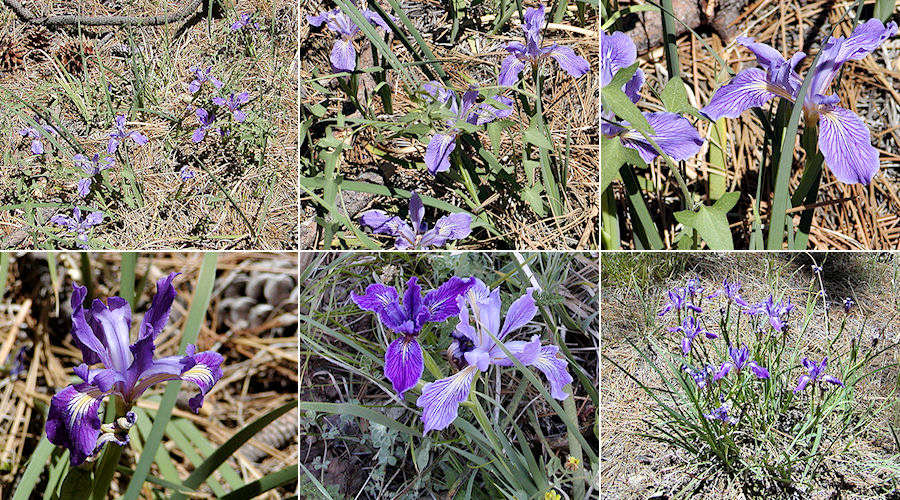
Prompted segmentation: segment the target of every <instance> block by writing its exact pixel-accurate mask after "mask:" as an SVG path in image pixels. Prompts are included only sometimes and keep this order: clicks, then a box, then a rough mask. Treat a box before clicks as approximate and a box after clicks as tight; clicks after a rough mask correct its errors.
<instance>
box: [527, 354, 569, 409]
mask: <svg viewBox="0 0 900 500" xmlns="http://www.w3.org/2000/svg"><path fill="white" fill-rule="evenodd" d="M534 367H535V368H537V369H538V370H540V371H541V373H543V374H544V376H545V377H547V381H548V382H550V396H552V397H553V398H554V399H558V400H560V401H562V400H564V399H566V398H567V397H569V394H568V393H567V392H566V391H565V390H563V387H565V386H566V385H568V384H571V383H572V381H573V379H572V375H570V374H569V365H568V363H567V362H566V359H565V358H564V357H563V356H562V355H561V354H560V353H559V347H557V346H555V345H552V344H550V345H545V346H543V347H541V352H540V355H539V356H538V358H537V360H536V361H535V362H534Z"/></svg>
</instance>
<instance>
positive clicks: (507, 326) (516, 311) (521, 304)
mask: <svg viewBox="0 0 900 500" xmlns="http://www.w3.org/2000/svg"><path fill="white" fill-rule="evenodd" d="M533 294H534V288H529V289H528V291H527V292H526V293H525V295H522V296H521V297H519V298H518V299H516V301H515V302H513V303H512V305H511V306H509V310H507V311H506V319H504V320H503V328H502V329H501V330H500V335H499V336H498V337H497V338H498V339H499V340H503V338H504V337H505V336H506V334H508V333H509V332H512V331H515V330H518V329H519V328H522V327H523V326H525V325H526V324H528V322H529V321H531V320H532V319H534V316H535V315H536V314H537V306H536V305H535V304H534V297H533Z"/></svg>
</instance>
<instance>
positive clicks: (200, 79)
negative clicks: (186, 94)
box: [188, 66, 225, 94]
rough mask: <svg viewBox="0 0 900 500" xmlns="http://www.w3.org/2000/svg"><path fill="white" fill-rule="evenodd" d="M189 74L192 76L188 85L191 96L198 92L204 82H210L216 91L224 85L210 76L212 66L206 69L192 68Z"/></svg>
mask: <svg viewBox="0 0 900 500" xmlns="http://www.w3.org/2000/svg"><path fill="white" fill-rule="evenodd" d="M191 73H193V74H194V80H193V81H192V82H191V83H190V84H189V85H188V91H190V93H191V94H196V93H197V91H198V90H200V87H202V86H203V84H204V83H206V82H211V83H212V84H213V86H214V87H215V88H217V89H220V88H222V86H223V85H225V84H224V83H222V81H221V80H219V79H218V78H216V77H215V75H213V74H212V66H210V67H208V68H206V69H203V68H200V67H194V68H191Z"/></svg>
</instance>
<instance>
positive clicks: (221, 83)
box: [209, 75, 225, 89]
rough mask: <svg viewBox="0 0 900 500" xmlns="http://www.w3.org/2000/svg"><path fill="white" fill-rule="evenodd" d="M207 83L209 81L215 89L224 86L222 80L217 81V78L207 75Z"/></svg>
mask: <svg viewBox="0 0 900 500" xmlns="http://www.w3.org/2000/svg"><path fill="white" fill-rule="evenodd" d="M209 81H211V82H212V84H213V87H215V88H217V89H221V88H222V87H224V86H225V83H223V82H222V80H219V79H218V78H216V77H214V76H212V75H209Z"/></svg>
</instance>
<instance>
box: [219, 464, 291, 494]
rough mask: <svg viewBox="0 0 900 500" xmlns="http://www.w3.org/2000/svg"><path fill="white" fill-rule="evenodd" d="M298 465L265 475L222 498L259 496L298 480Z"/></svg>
mask: <svg viewBox="0 0 900 500" xmlns="http://www.w3.org/2000/svg"><path fill="white" fill-rule="evenodd" d="M297 473H298V467H296V466H293V465H291V466H288V467H285V468H284V469H281V470H280V471H278V472H273V473H271V474H269V475H267V476H263V477H261V478H259V479H257V480H256V481H253V482H250V483H247V484H245V485H244V486H241V487H240V488H238V489H236V490H234V491H232V492H231V493H229V494H227V495H224V496H222V497H221V499H222V500H238V499H245V498H253V497H256V496H259V495H261V494H263V493H265V492H267V491H269V490H271V489H274V488H277V487H279V486H282V485H285V484H287V483H290V482H292V481H296V480H297Z"/></svg>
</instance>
